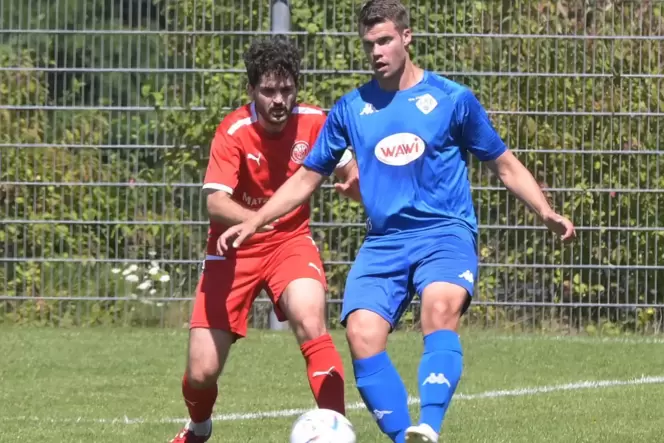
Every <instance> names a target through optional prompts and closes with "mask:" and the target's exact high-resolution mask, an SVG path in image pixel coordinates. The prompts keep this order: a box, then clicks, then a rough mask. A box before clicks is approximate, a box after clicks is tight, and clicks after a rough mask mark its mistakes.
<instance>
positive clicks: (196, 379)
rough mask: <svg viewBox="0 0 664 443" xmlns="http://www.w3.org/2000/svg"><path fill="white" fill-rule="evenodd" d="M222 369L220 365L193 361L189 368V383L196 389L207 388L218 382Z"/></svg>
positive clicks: (198, 360)
mask: <svg viewBox="0 0 664 443" xmlns="http://www.w3.org/2000/svg"><path fill="white" fill-rule="evenodd" d="M220 373H221V368H220V367H219V364H218V363H215V362H212V361H205V360H200V359H196V360H191V361H190V362H189V365H188V367H187V381H188V382H189V384H190V385H191V386H192V387H194V388H196V389H203V388H207V387H208V386H211V385H213V384H214V383H216V382H217V379H218V378H219V375H220Z"/></svg>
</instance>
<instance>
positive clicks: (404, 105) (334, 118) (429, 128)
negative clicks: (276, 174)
mask: <svg viewBox="0 0 664 443" xmlns="http://www.w3.org/2000/svg"><path fill="white" fill-rule="evenodd" d="M349 146H352V149H353V151H354V152H355V156H356V159H357V164H358V168H359V176H360V192H361V194H362V201H363V203H364V206H365V208H366V212H367V215H368V217H369V219H368V221H367V226H368V235H385V234H392V233H397V232H403V231H412V230H419V229H429V228H436V227H444V226H446V225H461V226H465V227H466V228H468V229H470V230H471V231H473V232H477V218H476V215H475V208H474V206H473V201H472V196H471V190H470V183H469V179H468V168H467V160H468V153H469V152H470V153H472V154H473V155H475V156H476V157H477V158H478V159H479V160H481V161H487V160H494V159H496V158H497V157H499V156H500V155H501V154H502V153H503V152H505V151H506V150H507V148H506V146H505V144H504V143H503V141H502V140H501V138H500V136H499V135H498V134H497V133H496V131H495V129H494V128H493V126H492V124H491V122H490V121H489V118H488V116H487V113H486V111H485V110H484V108H483V107H482V105H481V104H480V103H479V102H478V101H477V99H476V98H475V96H474V95H473V93H472V92H471V91H470V90H469V89H468V88H466V87H464V86H462V85H460V84H458V83H455V82H453V81H451V80H448V79H445V78H443V77H441V76H439V75H436V74H434V73H432V72H428V71H425V72H424V77H423V79H422V80H421V81H420V82H419V83H418V84H417V85H415V86H413V87H411V88H409V89H406V90H402V91H396V92H395V91H391V92H388V91H384V90H382V89H381V88H380V87H379V86H378V83H377V82H376V81H375V80H372V81H370V82H369V83H366V84H364V85H363V86H361V87H360V88H358V89H355V90H354V91H352V92H350V93H349V94H347V95H345V96H344V97H342V98H341V99H340V100H339V101H338V102H337V103H336V104H335V105H334V107H333V108H332V109H331V111H330V113H329V115H328V118H327V120H326V122H325V125H324V126H323V129H322V131H321V133H320V135H319V136H318V139H317V141H316V143H315V144H314V147H313V148H312V150H311V152H310V154H309V155H308V156H307V158H306V160H305V161H304V166H306V167H307V168H310V169H312V170H314V171H317V172H319V173H321V174H323V175H328V176H329V175H330V174H332V172H333V171H334V168H335V166H336V165H337V162H338V161H339V159H341V156H342V155H343V153H344V151H345V150H346V149H347V147H349Z"/></svg>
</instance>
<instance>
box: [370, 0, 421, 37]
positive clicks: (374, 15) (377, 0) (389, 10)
mask: <svg viewBox="0 0 664 443" xmlns="http://www.w3.org/2000/svg"><path fill="white" fill-rule="evenodd" d="M387 21H390V22H392V23H394V25H395V27H396V28H397V29H398V30H399V31H403V30H404V29H406V28H409V27H410V17H409V14H408V9H407V8H406V6H404V4H403V3H401V2H400V1H399V0H369V1H367V2H366V3H365V4H364V6H362V9H360V13H359V17H358V25H359V28H360V32H362V28H370V27H372V26H374V25H376V24H378V23H384V22H387Z"/></svg>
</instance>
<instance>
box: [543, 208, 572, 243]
mask: <svg viewBox="0 0 664 443" xmlns="http://www.w3.org/2000/svg"><path fill="white" fill-rule="evenodd" d="M542 221H543V223H544V224H545V225H546V227H547V228H549V230H550V231H552V232H555V233H556V234H558V236H559V237H560V239H561V240H562V241H563V243H569V242H571V241H573V240H574V239H575V238H576V231H575V229H574V224H573V223H572V222H571V221H570V220H569V219H568V218H565V217H563V216H562V215H560V214H557V213H555V212H551V213H549V214H544V215H543V216H542Z"/></svg>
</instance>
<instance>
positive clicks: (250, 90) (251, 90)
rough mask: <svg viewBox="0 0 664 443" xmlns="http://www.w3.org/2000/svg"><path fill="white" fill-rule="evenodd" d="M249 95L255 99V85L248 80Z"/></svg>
mask: <svg viewBox="0 0 664 443" xmlns="http://www.w3.org/2000/svg"><path fill="white" fill-rule="evenodd" d="M247 95H248V96H249V97H250V98H251V99H253V98H254V87H253V86H251V83H249V82H247Z"/></svg>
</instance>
